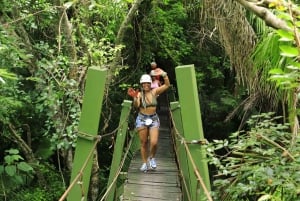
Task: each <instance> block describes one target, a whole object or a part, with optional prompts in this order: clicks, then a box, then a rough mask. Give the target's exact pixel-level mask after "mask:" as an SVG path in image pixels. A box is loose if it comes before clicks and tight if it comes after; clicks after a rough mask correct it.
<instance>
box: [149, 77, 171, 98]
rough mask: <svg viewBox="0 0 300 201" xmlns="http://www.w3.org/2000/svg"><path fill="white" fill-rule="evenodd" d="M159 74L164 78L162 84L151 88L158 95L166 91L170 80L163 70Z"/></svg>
mask: <svg viewBox="0 0 300 201" xmlns="http://www.w3.org/2000/svg"><path fill="white" fill-rule="evenodd" d="M161 76H162V77H163V79H164V84H163V85H161V86H160V87H157V88H155V89H153V90H154V93H155V94H156V95H159V94H161V93H163V92H164V91H166V90H167V89H168V88H169V87H170V80H169V77H168V75H167V73H166V72H163V73H162V74H161Z"/></svg>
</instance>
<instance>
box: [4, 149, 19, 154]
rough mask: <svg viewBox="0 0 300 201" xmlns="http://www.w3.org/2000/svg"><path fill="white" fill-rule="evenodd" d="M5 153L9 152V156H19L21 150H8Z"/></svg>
mask: <svg viewBox="0 0 300 201" xmlns="http://www.w3.org/2000/svg"><path fill="white" fill-rule="evenodd" d="M5 152H7V153H9V154H19V150H17V149H10V150H6V151H5Z"/></svg>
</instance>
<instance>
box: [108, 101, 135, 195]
mask: <svg viewBox="0 0 300 201" xmlns="http://www.w3.org/2000/svg"><path fill="white" fill-rule="evenodd" d="M131 105H132V101H129V100H124V102H123V104H122V106H123V108H122V112H121V116H120V121H119V130H118V133H117V139H116V144H115V147H114V154H113V158H112V163H111V166H110V174H109V179H108V183H107V189H108V190H109V193H108V196H107V198H106V199H105V201H114V200H117V199H115V197H116V195H115V194H116V192H115V191H116V183H117V178H116V177H117V176H118V173H119V172H120V171H121V170H120V169H119V168H121V167H122V166H121V159H122V157H123V151H124V145H125V140H126V134H127V132H128V131H127V129H128V119H127V118H128V116H129V113H130V111H131Z"/></svg>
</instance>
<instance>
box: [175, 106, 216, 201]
mask: <svg viewBox="0 0 300 201" xmlns="http://www.w3.org/2000/svg"><path fill="white" fill-rule="evenodd" d="M170 116H171V119H172V123H173V125H174V129H175V134H176V135H177V136H178V137H179V138H180V141H181V143H182V144H183V145H184V147H185V150H186V153H187V155H188V157H189V159H190V161H191V163H192V166H193V169H194V173H195V174H196V177H197V180H198V181H199V182H200V185H201V187H202V188H203V191H204V193H205V195H206V197H207V199H208V200H209V201H213V199H212V197H211V195H210V193H209V191H208V189H207V188H206V186H205V183H204V181H203V179H202V177H201V175H200V173H199V171H198V169H197V166H196V164H195V162H194V159H193V157H192V155H191V152H190V150H189V147H188V145H187V144H193V143H194V141H192V142H187V141H186V140H185V139H184V137H183V136H182V135H180V133H179V131H178V130H177V128H176V126H175V122H174V119H173V115H172V112H171V111H170ZM196 142H201V141H196Z"/></svg>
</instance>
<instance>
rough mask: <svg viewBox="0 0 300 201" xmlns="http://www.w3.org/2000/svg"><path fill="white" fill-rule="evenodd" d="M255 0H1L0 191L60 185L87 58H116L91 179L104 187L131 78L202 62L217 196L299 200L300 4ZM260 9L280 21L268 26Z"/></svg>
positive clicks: (42, 195) (19, 196)
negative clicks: (154, 64) (102, 136)
mask: <svg viewBox="0 0 300 201" xmlns="http://www.w3.org/2000/svg"><path fill="white" fill-rule="evenodd" d="M137 2H138V4H136V3H137ZM270 2H271V3H270ZM249 3H250V4H249ZM256 3H259V4H254V3H253V2H252V4H251V2H250V1H245V0H236V1H235V0H230V1H227V3H224V1H220V0H203V1H197V0H192V1H186V0H184V1H176V0H163V1H160V0H154V1H153V0H144V1H141V0H135V1H133V0H95V1H85V0H83V1H64V0H56V1H51V0H36V1H31V0H1V1H0V4H1V7H0V23H1V26H0V105H1V109H0V139H1V143H0V182H1V185H0V198H1V199H2V200H10V201H13V200H16V201H17V200H23V201H27V200H28V201H29V200H30V201H32V200H39V201H42V200H45V201H48V200H49V201H52V200H58V198H59V197H60V196H61V195H62V193H63V192H64V190H65V189H66V187H67V186H68V184H69V179H70V171H71V168H72V158H73V150H74V148H75V147H76V139H77V132H78V123H79V118H80V111H81V105H82V96H83V93H84V84H85V78H86V72H87V69H88V68H89V67H91V66H96V67H98V68H107V69H114V70H113V72H112V74H111V76H110V77H108V83H109V84H108V86H107V88H106V95H105V100H104V102H103V111H102V114H101V122H100V126H99V134H106V133H112V135H109V136H111V138H105V139H103V141H101V143H100V144H99V145H98V150H99V152H98V157H97V158H96V159H99V161H98V163H99V164H100V169H99V170H98V171H97V174H96V175H95V176H96V177H97V179H98V186H97V187H96V188H99V186H100V189H102V190H103V191H105V185H106V183H105V182H106V181H107V177H108V172H109V166H110V162H111V153H112V148H111V147H113V137H114V135H113V134H114V132H115V130H116V127H117V126H118V125H117V124H118V118H119V114H120V112H119V111H120V108H121V103H122V101H123V100H124V97H125V98H126V99H127V98H129V97H127V96H126V90H127V87H129V86H134V87H138V85H137V83H138V79H139V76H140V75H141V74H142V73H145V72H149V70H150V62H151V61H153V60H155V61H156V62H157V63H158V64H159V66H160V67H161V68H163V69H164V70H165V71H167V72H168V74H169V76H170V79H171V82H172V84H173V85H174V87H175V88H176V77H175V72H174V69H175V67H177V66H179V65H184V64H194V65H195V70H196V76H197V77H196V78H197V84H198V92H199V97H200V104H201V109H202V120H203V126H204V133H205V137H206V138H207V139H208V141H209V142H211V143H209V144H208V145H207V146H208V147H207V148H208V151H209V152H208V153H209V157H210V164H211V165H212V169H211V174H212V175H215V174H216V175H215V176H216V177H214V188H213V192H212V194H213V195H214V196H215V199H216V200H257V199H259V200H260V201H262V200H291V199H299V194H300V190H299V189H300V188H299V179H300V177H299V173H298V172H297V171H296V168H297V167H299V163H300V161H299V154H298V153H299V148H297V147H299V137H298V132H299V125H298V124H299V123H298V110H299V109H298V97H299V95H298V94H299V83H298V78H299V68H300V65H299V61H298V59H299V58H298V55H299V52H298V51H299V47H300V45H299V41H300V40H299V32H298V31H299V30H298V27H299V18H298V16H299V15H298V13H299V11H300V9H299V8H298V5H297V4H298V2H297V1H295V3H292V2H290V1H288V2H286V1H259V2H256ZM135 5H139V6H138V8H137V11H136V12H134V15H133V18H132V21H130V22H129V24H126V23H124V21H125V20H126V19H127V18H126V17H128V16H127V14H128V12H129V11H130V8H132V7H133V6H135ZM249 5H250V6H249ZM243 6H244V7H243ZM212 8H214V9H212ZM245 8H247V9H248V10H245ZM255 9H258V10H259V9H265V11H268V12H266V13H267V14H269V12H270V13H273V14H274V16H275V17H276V18H274V21H276V20H280V23H274V24H276V25H282V26H281V27H275V28H274V27H273V28H270V27H268V26H266V23H265V22H264V20H265V19H260V18H258V17H257V16H259V12H255ZM259 11H260V10H259ZM253 13H255V14H256V15H254V14H253ZM228 21H230V22H231V23H229V24H228V23H227V22H228ZM124 24H125V25H126V26H125V27H122V25H124ZM270 24H271V25H272V23H271V22H269V24H268V23H267V25H270ZM121 27H122V28H123V30H122V31H124V32H122V33H124V35H122V37H120V36H119V33H120V29H121ZM269 112H272V115H271V114H270V113H269ZM273 113H274V114H273ZM252 115H256V116H253V117H252V118H251V116H252ZM278 116H280V118H278ZM224 153H225V154H224ZM219 178H221V179H219ZM36 179H37V182H35V180H36ZM228 186H229V188H226V189H225V188H224V187H228ZM221 192H225V193H224V194H221ZM101 193H103V192H99V197H101Z"/></svg>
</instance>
